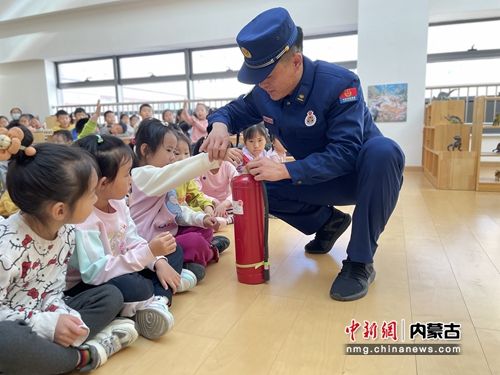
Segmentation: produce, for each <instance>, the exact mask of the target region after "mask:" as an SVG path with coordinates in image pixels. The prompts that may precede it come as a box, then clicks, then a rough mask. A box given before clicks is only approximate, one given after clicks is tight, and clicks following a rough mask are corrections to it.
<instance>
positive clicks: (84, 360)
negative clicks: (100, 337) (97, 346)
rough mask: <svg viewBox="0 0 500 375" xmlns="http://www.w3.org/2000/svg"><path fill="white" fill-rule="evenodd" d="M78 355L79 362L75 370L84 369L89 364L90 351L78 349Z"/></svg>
mask: <svg viewBox="0 0 500 375" xmlns="http://www.w3.org/2000/svg"><path fill="white" fill-rule="evenodd" d="M78 354H79V356H80V360H79V361H78V364H77V365H76V368H77V370H79V369H81V368H84V367H85V366H87V365H88V364H89V363H90V360H91V358H90V350H89V349H78Z"/></svg>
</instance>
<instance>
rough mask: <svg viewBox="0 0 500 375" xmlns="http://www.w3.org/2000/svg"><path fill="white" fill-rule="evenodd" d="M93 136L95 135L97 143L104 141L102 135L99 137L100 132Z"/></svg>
mask: <svg viewBox="0 0 500 375" xmlns="http://www.w3.org/2000/svg"><path fill="white" fill-rule="evenodd" d="M95 136H96V137H97V143H98V144H101V143H102V142H104V139H102V137H101V135H100V134H96V135H95Z"/></svg>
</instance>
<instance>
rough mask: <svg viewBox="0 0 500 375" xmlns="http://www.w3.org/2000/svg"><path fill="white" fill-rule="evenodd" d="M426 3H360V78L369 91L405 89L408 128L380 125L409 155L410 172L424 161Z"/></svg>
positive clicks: (391, 0)
mask: <svg viewBox="0 0 500 375" xmlns="http://www.w3.org/2000/svg"><path fill="white" fill-rule="evenodd" d="M428 7H429V4H428V0H418V1H415V0H359V1H358V71H357V73H358V75H359V77H360V79H361V84H362V87H363V92H364V94H365V100H366V101H367V102H368V86H371V85H380V84H390V83H407V84H408V107H407V108H408V112H407V118H406V122H387V123H380V122H379V123H377V125H378V126H379V127H380V130H381V131H382V132H383V133H384V135H386V136H387V137H389V138H392V139H394V140H395V141H396V142H398V143H399V145H400V146H401V147H402V149H403V151H404V152H405V154H406V165H407V166H420V165H421V161H422V127H423V122H424V98H425V69H426V63H427V28H428Z"/></svg>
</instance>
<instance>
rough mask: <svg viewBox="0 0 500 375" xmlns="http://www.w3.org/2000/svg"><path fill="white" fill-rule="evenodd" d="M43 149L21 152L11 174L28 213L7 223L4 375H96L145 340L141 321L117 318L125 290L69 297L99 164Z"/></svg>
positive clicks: (61, 148) (2, 268)
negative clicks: (78, 374)
mask: <svg viewBox="0 0 500 375" xmlns="http://www.w3.org/2000/svg"><path fill="white" fill-rule="evenodd" d="M35 149H36V153H35V154H34V155H33V149H32V148H30V147H27V148H26V154H25V153H24V151H20V152H19V153H18V154H17V155H16V156H15V157H14V158H13V160H12V161H11V162H10V164H9V170H8V174H7V188H8V191H9V194H10V196H11V198H12V200H13V201H14V203H15V204H16V205H17V206H18V207H19V208H20V212H17V213H15V214H13V215H12V216H10V217H9V218H8V219H6V220H2V221H0V248H1V249H2V250H1V252H0V374H61V373H67V372H71V371H74V370H78V371H90V370H92V369H95V368H97V367H99V366H101V365H103V364H104V363H105V362H106V361H107V360H108V358H109V357H110V356H111V355H113V354H114V353H116V352H117V351H119V350H120V349H122V348H124V347H126V346H128V345H130V344H131V343H133V342H134V341H135V340H136V339H137V336H138V335H137V331H136V330H135V328H134V322H133V321H131V320H130V319H122V318H120V319H115V318H116V316H117V314H118V313H119V311H120V310H121V309H122V307H123V296H122V294H121V293H120V290H119V289H118V288H117V287H115V286H113V285H103V286H100V287H97V288H94V289H91V290H87V291H83V292H81V293H77V294H74V295H73V296H72V297H69V298H68V297H66V298H65V296H64V294H63V291H64V289H65V288H66V281H65V277H66V269H67V263H68V260H69V258H70V256H71V254H72V252H73V251H74V248H75V228H74V225H73V224H78V223H80V222H82V221H84V220H85V219H86V218H87V216H88V215H89V214H90V212H91V210H92V205H93V204H94V202H95V201H96V196H95V188H96V185H97V173H96V166H95V162H94V160H93V159H92V157H91V156H90V155H88V154H87V153H85V152H84V151H83V150H80V149H76V148H71V147H68V146H66V145H57V144H51V143H43V144H40V145H36V146H35ZM28 150H29V151H30V152H29V153H28ZM28 155H31V156H28Z"/></svg>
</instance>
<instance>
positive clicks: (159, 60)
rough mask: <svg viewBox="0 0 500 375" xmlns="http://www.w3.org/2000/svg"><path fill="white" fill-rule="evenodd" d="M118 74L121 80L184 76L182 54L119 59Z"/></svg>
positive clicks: (184, 69)
mask: <svg viewBox="0 0 500 375" xmlns="http://www.w3.org/2000/svg"><path fill="white" fill-rule="evenodd" d="M120 74H121V78H123V79H126V78H143V77H148V78H149V77H165V76H173V75H183V74H186V67H185V63H184V52H178V53H167V54H161V55H148V56H137V57H124V58H121V59H120Z"/></svg>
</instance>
